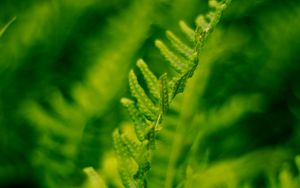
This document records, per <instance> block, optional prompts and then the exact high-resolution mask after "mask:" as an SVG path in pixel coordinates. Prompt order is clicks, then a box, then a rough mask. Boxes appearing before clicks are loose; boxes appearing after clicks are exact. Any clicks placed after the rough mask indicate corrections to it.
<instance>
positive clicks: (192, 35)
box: [179, 20, 195, 42]
mask: <svg viewBox="0 0 300 188" xmlns="http://www.w3.org/2000/svg"><path fill="white" fill-rule="evenodd" d="M179 27H180V29H181V31H182V32H183V33H184V34H185V35H186V36H187V38H188V39H189V40H190V41H192V42H194V41H195V31H194V29H192V28H190V27H189V26H188V25H187V24H186V23H185V22H184V21H182V20H181V21H180V22H179Z"/></svg>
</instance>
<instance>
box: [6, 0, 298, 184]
mask: <svg viewBox="0 0 300 188" xmlns="http://www.w3.org/2000/svg"><path fill="white" fill-rule="evenodd" d="M207 11H208V6H207V1H205V0H173V1H171V0H130V1H128V0H110V1H106V0H85V1H81V0H72V1H71V0H42V1H34V0H24V1H18V0H1V1H0V28H3V27H4V26H5V25H6V24H7V23H8V22H9V21H11V20H12V19H13V18H14V17H16V19H15V20H14V21H13V22H12V23H11V24H10V25H9V27H7V29H6V30H5V32H4V33H3V35H2V36H1V37H0V187H5V188H6V187H7V188H8V187H32V188H34V187H36V188H40V187H46V188H57V187H62V188H63V187H91V188H93V187H97V186H98V187H105V186H107V187H122V185H121V182H120V178H119V175H118V173H117V164H116V160H115V155H114V152H113V141H112V136H111V135H112V132H113V130H114V129H115V128H117V127H124V126H125V127H126V126H128V125H129V124H130V120H129V118H128V115H127V112H126V111H125V110H124V109H123V107H122V106H121V105H120V102H119V101H120V98H121V97H122V96H129V91H128V82H127V75H128V72H129V70H130V69H134V67H135V62H136V60H137V59H138V58H140V57H142V58H143V59H144V60H145V61H146V62H147V63H148V65H149V67H151V69H152V70H153V72H155V73H156V74H157V75H160V74H162V73H163V72H168V73H169V74H171V75H172V74H173V72H172V70H170V68H169V66H168V64H167V63H166V62H165V60H164V59H163V58H162V56H161V55H160V53H159V50H157V49H156V48H155V47H154V40H155V39H156V38H160V39H162V40H165V30H172V31H173V32H174V33H176V34H178V36H181V38H184V36H183V35H182V34H181V33H180V31H179V27H178V22H179V20H184V21H185V22H186V23H188V24H189V25H190V26H192V27H194V26H195V24H194V20H195V18H196V17H197V15H199V14H201V13H205V12H207ZM299 18H300V2H299V1H295V0H286V1H280V0H253V1H248V0H239V1H236V0H233V2H232V4H231V5H230V7H229V8H228V9H227V10H226V11H225V14H224V16H223V18H222V20H221V22H220V24H219V25H218V26H217V28H216V29H215V31H214V33H213V34H212V35H211V36H210V37H209V39H208V41H207V43H206V46H205V48H204V49H203V51H202V54H201V55H200V56H201V57H200V64H199V67H198V69H197V71H196V73H195V75H194V77H193V78H192V80H190V81H189V84H188V86H187V88H186V91H185V92H184V94H182V95H181V96H178V99H176V101H174V105H173V107H172V108H173V109H172V110H171V112H170V114H169V116H168V118H166V121H165V122H164V124H163V127H164V128H163V129H162V131H161V134H160V135H159V136H158V138H157V139H158V142H159V145H158V149H157V151H156V152H155V153H154V156H153V161H152V169H151V173H150V174H149V183H148V186H149V187H163V186H164V185H166V186H165V187H176V186H179V187H180V186H182V185H185V186H186V187H289V188H290V187H298V186H299V185H300V184H299V176H298V174H299V168H298V167H300V159H299V157H298V156H297V155H298V154H299V152H300V149H299V145H300V130H299V128H300V76H299V75H300V56H299V51H300V20H299ZM178 140H179V141H178ZM170 146H173V147H170ZM172 148H177V149H175V150H172ZM170 161H171V162H170ZM86 167H93V168H94V169H95V170H96V171H97V173H98V176H99V177H100V178H99V179H101V182H98V184H97V185H96V186H95V185H92V184H87V183H86V182H87V180H86V176H85V174H84V171H83V169H85V168H86Z"/></svg>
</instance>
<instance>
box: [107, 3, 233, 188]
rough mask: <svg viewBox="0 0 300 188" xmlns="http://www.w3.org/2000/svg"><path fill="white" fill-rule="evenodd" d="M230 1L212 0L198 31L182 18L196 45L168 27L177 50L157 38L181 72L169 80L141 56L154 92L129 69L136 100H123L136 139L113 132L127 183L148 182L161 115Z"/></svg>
mask: <svg viewBox="0 0 300 188" xmlns="http://www.w3.org/2000/svg"><path fill="white" fill-rule="evenodd" d="M229 4H230V1H224V2H218V1H215V0H211V1H209V6H210V8H212V9H213V10H212V11H210V12H209V13H207V14H206V15H200V16H199V17H198V18H197V20H196V25H197V29H196V31H193V29H191V28H190V27H189V26H187V25H186V24H185V23H184V22H180V24H179V25H180V28H181V30H182V31H183V32H184V34H185V35H186V36H187V37H188V38H189V40H190V41H192V42H194V47H193V48H191V47H189V46H187V45H186V44H185V43H184V42H182V41H181V40H180V39H179V38H178V37H177V36H176V35H175V34H173V33H172V32H171V31H167V32H166V34H167V37H168V39H169V40H170V42H171V44H172V46H173V47H174V48H175V49H176V51H177V52H178V54H176V52H173V51H171V50H170V49H169V48H168V47H167V46H166V45H165V44H164V43H163V42H162V41H160V40H156V41H155V45H156V46H157V47H158V48H159V49H160V51H161V53H162V55H163V56H164V57H165V58H166V59H167V60H168V61H169V63H170V65H171V66H172V67H173V68H174V69H175V70H176V72H177V73H178V75H175V76H173V77H172V78H171V79H170V81H168V79H167V74H166V73H164V74H163V75H162V76H160V78H159V79H157V78H156V76H155V75H154V74H153V73H152V72H151V70H150V69H149V68H148V65H147V64H146V63H145V62H144V61H143V60H142V59H140V60H138V61H137V66H138V67H139V69H140V71H141V73H142V75H143V77H144V79H145V81H146V84H147V86H148V90H149V95H151V96H148V95H147V94H146V93H145V90H144V89H143V88H142V86H140V84H139V83H138V79H137V76H136V75H135V73H134V71H133V70H131V71H130V73H129V85H130V90H131V93H132V95H133V97H134V98H135V101H136V102H135V101H133V100H130V99H127V98H122V100H121V102H122V104H123V105H124V106H125V107H126V108H127V109H128V112H129V114H130V117H131V119H132V121H133V123H134V130H135V136H136V139H134V137H132V136H127V134H132V133H122V132H120V130H116V131H115V132H114V134H113V136H114V144H115V148H116V152H117V155H118V162H119V171H120V175H121V178H122V181H123V184H124V186H125V187H145V186H146V184H147V180H146V174H147V172H148V171H149V169H150V168H151V162H150V161H151V157H152V150H154V149H155V140H156V138H155V137H156V134H158V132H159V130H160V129H161V125H160V124H161V122H162V119H163V118H164V116H165V115H166V113H167V111H168V109H169V105H170V104H171V102H172V101H173V99H174V98H175V96H176V95H177V94H179V93H182V92H183V91H184V88H185V85H186V82H187V80H188V79H189V78H191V77H192V76H193V74H194V71H195V69H196V68H197V65H198V63H199V54H200V51H201V49H202V46H203V45H204V42H205V41H206V38H207V36H208V35H209V33H210V32H212V30H213V29H214V28H215V26H216V24H217V23H218V22H219V20H220V17H221V15H222V12H223V10H224V9H225V8H226V7H227V6H228V5H229ZM130 137H131V138H130ZM167 184H168V183H167ZM166 186H167V187H170V186H171V185H166Z"/></svg>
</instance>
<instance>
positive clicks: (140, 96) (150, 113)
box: [129, 70, 158, 120]
mask: <svg viewBox="0 0 300 188" xmlns="http://www.w3.org/2000/svg"><path fill="white" fill-rule="evenodd" d="M129 86H130V91H131V93H132V95H133V96H134V97H135V98H136V100H137V102H138V108H139V109H140V110H141V111H142V112H143V113H144V115H145V116H146V117H147V118H148V119H150V120H155V119H156V117H157V115H158V114H157V111H158V109H157V107H155V106H154V104H153V102H152V101H151V99H149V97H148V96H147V95H146V93H145V91H144V89H143V88H142V87H141V86H140V85H139V83H138V80H137V77H136V75H135V73H134V72H133V70H131V71H130V72H129Z"/></svg>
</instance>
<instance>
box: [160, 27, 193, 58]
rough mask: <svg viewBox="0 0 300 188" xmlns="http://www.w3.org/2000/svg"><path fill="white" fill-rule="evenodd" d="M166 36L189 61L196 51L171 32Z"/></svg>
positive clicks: (167, 32)
mask: <svg viewBox="0 0 300 188" xmlns="http://www.w3.org/2000/svg"><path fill="white" fill-rule="evenodd" d="M166 35H167V37H168V39H169V40H170V42H171V44H172V45H173V46H174V47H175V48H176V50H177V51H178V52H180V53H181V54H183V55H184V56H185V57H187V58H188V59H191V58H192V56H193V53H194V50H193V49H192V48H190V47H189V46H187V45H186V44H184V43H183V42H182V41H181V40H180V39H179V38H178V37H177V36H176V35H175V34H174V33H172V32H171V31H166Z"/></svg>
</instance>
